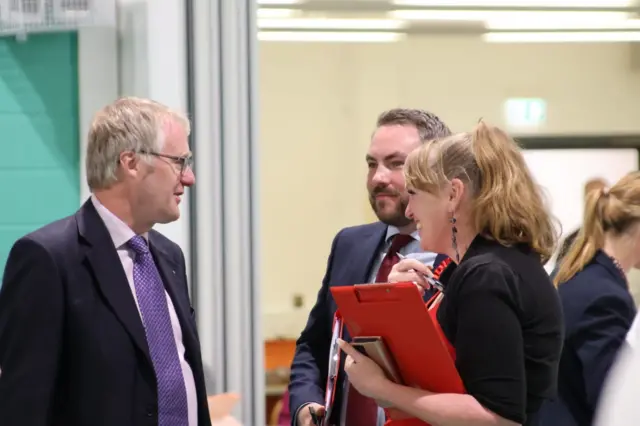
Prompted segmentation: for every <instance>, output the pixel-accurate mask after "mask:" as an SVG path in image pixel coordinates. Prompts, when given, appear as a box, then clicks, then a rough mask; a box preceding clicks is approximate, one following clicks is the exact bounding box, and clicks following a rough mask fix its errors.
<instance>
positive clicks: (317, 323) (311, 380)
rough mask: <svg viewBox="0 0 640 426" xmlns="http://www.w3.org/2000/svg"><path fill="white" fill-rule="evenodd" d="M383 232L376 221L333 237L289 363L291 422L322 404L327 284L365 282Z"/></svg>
mask: <svg viewBox="0 0 640 426" xmlns="http://www.w3.org/2000/svg"><path fill="white" fill-rule="evenodd" d="M386 232H387V226H386V225H385V224H383V223H381V222H377V223H373V224H368V225H360V226H355V227H351V228H345V229H343V230H342V231H340V232H339V233H338V234H337V235H336V237H335V238H334V240H333V244H332V245H331V253H330V254H329V260H328V264H327V270H326V273H325V276H324V279H323V280H322V287H321V288H320V291H319V293H318V298H317V300H316V304H315V306H314V307H313V308H312V309H311V312H310V314H309V319H308V321H307V325H306V327H305V328H304V330H303V331H302V334H301V335H300V338H299V339H298V341H297V343H296V352H295V356H294V358H293V363H292V366H291V378H290V383H289V393H290V397H289V405H290V410H291V421H292V424H293V425H295V422H296V414H297V412H298V409H299V408H300V407H301V406H302V405H304V404H305V403H309V402H316V403H318V404H320V405H324V394H325V386H326V383H327V374H328V361H329V346H330V344H331V328H332V324H333V315H334V314H335V311H336V304H335V302H334V300H333V297H332V296H331V292H330V291H329V287H333V286H344V285H353V284H361V283H365V282H367V280H368V279H369V274H370V270H371V267H372V265H373V262H374V260H375V256H376V254H378V253H379V250H380V248H381V247H382V244H383V243H384V237H385V235H386ZM444 259H446V256H442V255H440V256H438V257H437V258H436V261H435V264H436V265H437V264H439V263H440V262H441V261H442V260H444ZM428 296H429V295H426V297H428ZM344 334H345V336H344V337H343V338H344V339H345V340H348V339H349V336H348V335H347V334H348V333H346V329H345V333H344ZM340 365H341V367H342V366H343V365H344V362H340ZM344 376H345V374H344V372H343V371H342V370H341V372H340V374H339V380H338V386H337V392H336V396H335V400H334V405H333V411H332V416H331V417H332V420H333V421H334V422H337V420H338V418H339V417H338V416H339V413H340V410H341V407H340V401H341V400H342V392H341V390H342V387H343V381H344Z"/></svg>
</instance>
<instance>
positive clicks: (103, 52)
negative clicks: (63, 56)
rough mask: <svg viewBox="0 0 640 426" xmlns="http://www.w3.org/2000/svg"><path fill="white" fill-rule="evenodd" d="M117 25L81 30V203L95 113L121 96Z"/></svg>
mask: <svg viewBox="0 0 640 426" xmlns="http://www.w3.org/2000/svg"><path fill="white" fill-rule="evenodd" d="M117 36H118V35H117V30H116V29H115V28H81V29H80V30H78V105H79V113H80V114H79V117H78V120H79V122H80V123H79V124H80V147H79V148H80V203H81V204H82V203H84V202H85V200H86V199H87V197H89V194H90V193H89V187H88V186H87V178H86V170H85V166H84V164H85V157H86V143H87V134H88V133H89V124H91V119H92V118H93V115H94V114H95V113H96V112H97V111H98V110H99V109H100V108H102V107H103V106H104V105H106V104H108V103H109V102H111V101H113V100H114V99H116V98H117V97H118V41H117Z"/></svg>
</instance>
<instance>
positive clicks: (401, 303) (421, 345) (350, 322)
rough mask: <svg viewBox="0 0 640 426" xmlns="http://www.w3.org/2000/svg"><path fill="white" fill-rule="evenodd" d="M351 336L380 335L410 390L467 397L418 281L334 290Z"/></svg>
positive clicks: (336, 300) (345, 287)
mask: <svg viewBox="0 0 640 426" xmlns="http://www.w3.org/2000/svg"><path fill="white" fill-rule="evenodd" d="M331 293H332V295H333V298H334V300H335V302H336V304H337V305H338V311H339V312H340V315H341V316H342V319H343V321H344V324H345V326H346V327H347V330H348V331H349V334H350V335H351V336H352V337H361V336H362V337H365V336H380V337H381V338H382V339H383V340H384V343H385V344H386V345H387V348H388V349H389V351H390V352H391V354H392V355H393V358H394V360H395V363H396V365H397V367H398V370H399V373H400V375H401V376H402V379H403V382H404V384H405V385H406V386H411V387H415V388H419V389H423V390H426V391H430V392H435V393H461V394H462V393H465V389H464V385H463V383H462V379H461V378H460V375H459V374H458V370H457V369H456V366H455V362H454V360H453V358H452V356H451V353H450V352H449V349H448V347H447V345H446V343H445V341H444V340H443V336H442V335H441V330H440V327H439V325H437V324H434V322H433V320H432V319H431V315H430V313H429V310H428V307H427V305H425V303H424V300H423V299H422V295H421V294H420V291H419V290H418V288H417V287H416V285H415V284H413V283H410V282H408V283H393V284H386V283H385V284H363V285H354V286H341V287H331Z"/></svg>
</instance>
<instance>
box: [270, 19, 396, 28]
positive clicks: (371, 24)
mask: <svg viewBox="0 0 640 426" xmlns="http://www.w3.org/2000/svg"><path fill="white" fill-rule="evenodd" d="M404 26H405V23H404V22H403V21H398V20H392V19H309V18H298V19H295V18H293V19H258V28H260V29H281V28H287V29H296V30H397V29H401V28H403V27H404Z"/></svg>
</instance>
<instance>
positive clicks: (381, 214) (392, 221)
mask: <svg viewBox="0 0 640 426" xmlns="http://www.w3.org/2000/svg"><path fill="white" fill-rule="evenodd" d="M380 194H385V195H390V196H393V197H395V199H394V200H391V199H388V200H376V195H380ZM369 203H370V204H371V208H372V209H373V212H374V213H375V214H376V216H377V217H378V219H379V220H380V222H382V223H386V224H387V225H391V226H395V227H396V228H402V227H404V226H407V225H409V224H411V222H412V221H411V219H409V218H408V217H406V216H405V214H404V213H405V212H406V211H407V205H408V200H407V199H406V197H404V196H403V194H401V193H399V192H398V191H395V190H389V189H386V188H374V189H373V191H371V192H370V193H369ZM382 203H392V204H393V205H394V208H393V210H391V211H386V209H383V208H380V207H381V206H380V204H382ZM385 207H386V206H385Z"/></svg>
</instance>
